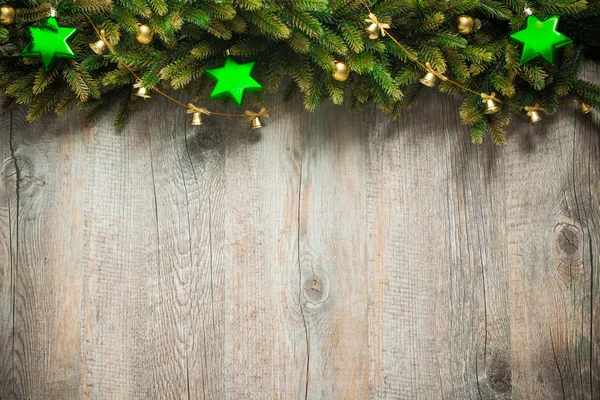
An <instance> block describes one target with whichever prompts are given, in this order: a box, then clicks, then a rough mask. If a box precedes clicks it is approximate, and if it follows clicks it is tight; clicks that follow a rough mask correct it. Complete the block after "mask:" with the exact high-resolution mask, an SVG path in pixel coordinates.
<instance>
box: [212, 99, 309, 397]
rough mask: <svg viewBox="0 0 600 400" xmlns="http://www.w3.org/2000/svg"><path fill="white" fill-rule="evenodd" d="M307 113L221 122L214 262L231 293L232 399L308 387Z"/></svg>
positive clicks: (227, 344) (226, 323) (227, 323)
mask: <svg viewBox="0 0 600 400" xmlns="http://www.w3.org/2000/svg"><path fill="white" fill-rule="evenodd" d="M275 101H276V100H275ZM303 115H304V114H303V113H301V111H300V109H299V108H298V104H297V103H296V104H290V105H289V106H287V107H286V110H285V111H284V112H281V113H278V116H277V118H273V119H271V120H267V121H266V122H267V126H266V127H265V128H263V129H261V130H260V131H249V130H248V122H247V121H245V120H241V121H240V120H233V121H231V120H229V121H220V122H219V124H220V127H221V129H220V131H219V133H218V135H219V136H220V138H221V140H222V145H223V151H224V156H225V162H224V165H223V168H224V172H223V175H222V179H223V182H222V185H223V186H222V189H219V191H221V190H222V192H221V193H220V194H219V197H218V198H217V199H216V200H217V201H218V203H215V202H212V203H213V204H214V206H213V209H215V210H216V211H217V212H216V213H215V214H216V215H215V218H213V224H214V226H215V227H216V235H215V236H214V237H218V238H220V239H222V240H223V245H222V246H223V247H222V249H219V253H220V257H219V258H218V259H215V260H214V262H215V268H216V269H218V270H219V271H220V274H221V276H222V282H223V284H222V287H223V293H224V306H223V307H224V308H223V311H222V312H223V333H224V339H223V342H222V345H223V348H222V349H221V351H222V357H223V359H224V368H223V373H224V379H225V388H226V389H225V397H226V398H232V399H235V398H278V397H279V398H289V397H292V398H293V397H297V396H298V395H299V393H303V391H304V388H305V381H306V376H305V363H306V362H307V355H306V333H305V328H304V326H303V323H302V318H301V313H300V308H299V304H298V300H299V297H298V296H299V293H298V285H299V275H298V239H297V234H298V200H299V197H298V190H299V175H300V158H299V157H300V154H301V150H300V134H299V132H298V128H299V126H301V125H300V118H302V117H303Z"/></svg>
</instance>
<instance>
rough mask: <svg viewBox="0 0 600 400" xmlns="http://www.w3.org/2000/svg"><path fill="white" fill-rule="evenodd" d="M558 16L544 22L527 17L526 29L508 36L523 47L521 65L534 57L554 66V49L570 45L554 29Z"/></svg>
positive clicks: (569, 40) (566, 39)
mask: <svg viewBox="0 0 600 400" xmlns="http://www.w3.org/2000/svg"><path fill="white" fill-rule="evenodd" d="M558 20H559V16H557V15H555V16H553V17H550V18H548V19H547V20H545V21H540V19H539V18H538V17H536V16H535V15H530V16H529V17H527V28H525V29H524V30H522V31H519V32H515V33H513V34H511V35H510V37H511V39H513V40H515V41H517V42H519V43H521V44H522V45H523V53H522V54H521V64H525V63H527V62H529V61H531V60H533V59H534V58H536V57H542V58H543V59H544V60H546V61H548V62H549V63H550V64H552V65H554V64H555V60H556V49H559V48H561V47H564V46H566V45H568V44H571V43H572V42H573V41H572V40H571V39H570V38H568V37H567V36H565V35H563V34H562V33H560V32H558V31H557V30H556V29H557V27H558Z"/></svg>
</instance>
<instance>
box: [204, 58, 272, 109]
mask: <svg viewBox="0 0 600 400" xmlns="http://www.w3.org/2000/svg"><path fill="white" fill-rule="evenodd" d="M254 64H256V62H255V61H252V62H249V63H245V64H238V63H236V62H235V61H233V59H232V58H231V57H229V56H228V57H227V58H226V59H225V65H224V66H223V67H221V68H214V69H207V70H206V74H207V75H208V76H209V77H210V78H211V79H212V80H213V81H215V82H216V83H217V84H216V85H215V88H214V89H213V91H212V93H211V94H210V98H211V99H220V98H223V97H230V98H231V99H232V100H233V101H234V102H235V104H237V106H238V107H241V106H242V103H243V102H244V95H245V94H246V92H260V91H261V90H263V87H262V85H261V84H260V83H258V82H257V81H256V80H254V78H253V77H252V76H251V75H250V74H251V73H252V69H253V68H254Z"/></svg>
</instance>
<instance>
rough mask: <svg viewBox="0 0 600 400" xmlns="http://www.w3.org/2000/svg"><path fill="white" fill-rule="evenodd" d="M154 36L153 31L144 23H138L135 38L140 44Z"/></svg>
mask: <svg viewBox="0 0 600 400" xmlns="http://www.w3.org/2000/svg"><path fill="white" fill-rule="evenodd" d="M153 37H154V31H153V30H152V28H150V27H149V26H148V25H146V24H138V29H137V35H136V36H135V38H136V39H137V41H138V42H140V43H141V44H148V43H150V42H151V41H152V38H153Z"/></svg>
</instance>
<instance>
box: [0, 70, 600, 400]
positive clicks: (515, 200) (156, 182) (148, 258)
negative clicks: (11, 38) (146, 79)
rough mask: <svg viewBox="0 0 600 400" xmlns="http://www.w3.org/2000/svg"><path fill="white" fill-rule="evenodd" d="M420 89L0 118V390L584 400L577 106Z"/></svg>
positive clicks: (591, 149)
mask: <svg viewBox="0 0 600 400" xmlns="http://www.w3.org/2000/svg"><path fill="white" fill-rule="evenodd" d="M588 73H590V74H591V75H592V76H596V77H597V76H600V70H599V69H598V68H595V67H592V68H591V69H590V70H589V71H588ZM426 96H427V100H428V101H426V102H425V103H424V104H423V105H422V106H420V107H419V108H416V109H414V110H411V111H407V112H406V113H405V114H404V115H403V116H402V117H401V118H400V119H399V120H398V121H391V120H389V119H388V118H387V117H385V116H384V115H382V114H380V113H379V112H377V111H375V110H365V111H361V112H354V113H350V112H349V111H348V109H347V108H346V107H340V106H333V105H325V106H323V107H322V108H321V109H320V110H319V111H317V112H315V113H307V112H305V111H304V110H303V109H302V106H301V104H300V103H299V102H295V103H292V104H289V105H287V106H286V107H285V109H282V110H281V111H280V112H277V113H274V114H273V115H272V118H271V119H270V120H267V121H266V122H267V126H266V127H265V128H263V129H262V130H260V131H249V130H247V126H246V121H245V120H234V121H231V120H226V121H224V120H218V119H214V118H207V122H206V124H205V125H204V126H202V127H200V128H192V127H191V126H189V122H188V116H186V115H185V113H183V112H179V111H180V110H177V109H176V108H174V106H173V105H171V104H170V103H167V102H164V101H163V100H160V99H158V98H153V99H152V100H151V101H149V102H148V111H149V112H147V113H137V114H135V116H134V118H133V120H132V121H131V123H130V124H129V125H128V126H127V127H126V128H124V129H122V130H116V129H115V128H113V127H112V125H111V120H110V117H107V118H105V119H102V120H101V121H100V122H98V123H97V124H96V125H94V126H93V127H87V126H85V124H83V122H82V118H81V116H80V114H78V113H76V112H74V113H71V114H70V115H69V116H68V117H65V118H62V119H56V118H45V119H43V120H42V121H37V122H34V123H31V124H30V123H27V122H25V119H24V110H23V109H20V108H17V109H13V110H12V111H10V112H5V113H2V114H0V155H1V156H2V164H1V166H2V167H1V176H0V178H1V179H2V181H1V182H0V363H1V364H0V398H2V399H4V398H6V399H9V398H19V399H20V398H33V399H38V398H40V399H41V398H43V399H76V398H115V399H129V398H140V399H149V398H169V399H171V398H194V399H195V398H228V399H238V398H269V399H271V398H311V399H316V398H340V399H351V398H390V399H392V398H407V399H468V398H473V399H475V398H480V399H509V398H515V399H554V398H557V399H560V398H566V399H580V398H589V399H592V398H598V396H600V366H599V362H598V346H599V345H600V339H599V338H600V336H599V334H598V332H599V331H600V309H599V306H600V301H599V295H598V287H600V281H599V275H598V255H599V254H600V248H599V247H600V208H599V197H600V169H599V167H600V166H599V161H600V138H599V133H600V129H599V127H600V118H599V116H598V115H597V114H590V115H587V116H583V115H581V114H580V113H579V112H578V110H577V108H576V107H575V106H573V107H569V108H567V109H565V110H564V111H561V112H560V113H559V114H558V115H557V116H555V117H547V118H546V120H545V121H544V122H542V123H540V124H538V125H536V126H531V125H528V124H526V123H525V122H524V121H514V123H513V124H512V125H511V128H510V135H509V138H508V143H507V145H506V146H504V147H496V146H494V145H492V144H490V143H489V142H488V143H485V144H484V145H481V146H474V145H472V144H471V143H470V140H469V133H468V129H466V128H465V127H463V126H461V125H460V122H459V118H458V115H457V106H458V104H459V101H458V100H456V99H451V98H448V97H442V96H439V95H435V94H427V95H426Z"/></svg>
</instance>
